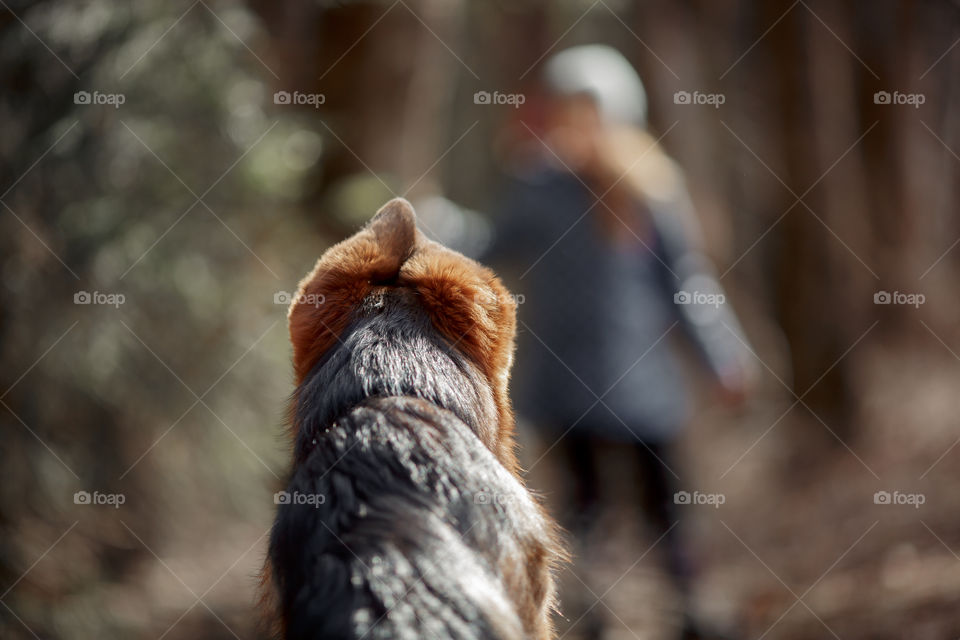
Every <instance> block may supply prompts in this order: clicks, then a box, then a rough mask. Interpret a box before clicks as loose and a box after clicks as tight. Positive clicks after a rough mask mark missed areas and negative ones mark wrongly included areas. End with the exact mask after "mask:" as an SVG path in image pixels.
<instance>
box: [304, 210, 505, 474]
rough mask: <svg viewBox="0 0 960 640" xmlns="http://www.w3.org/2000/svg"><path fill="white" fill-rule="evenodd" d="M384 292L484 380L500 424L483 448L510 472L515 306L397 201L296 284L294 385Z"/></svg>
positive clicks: (491, 278)
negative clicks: (370, 299) (405, 296)
mask: <svg viewBox="0 0 960 640" xmlns="http://www.w3.org/2000/svg"><path fill="white" fill-rule="evenodd" d="M384 287H386V288H392V287H397V288H405V289H408V290H410V291H412V292H414V294H415V295H416V296H417V298H418V300H419V301H420V303H421V305H422V307H423V308H424V309H425V310H426V311H427V313H428V314H429V316H430V319H431V321H432V323H433V326H434V328H436V330H437V331H438V332H439V333H440V334H441V335H443V336H444V337H445V338H446V339H447V340H448V341H449V343H450V345H451V346H452V347H453V348H455V349H457V350H459V351H461V352H462V353H464V354H465V355H466V356H467V357H468V358H470V360H471V361H472V362H473V363H474V364H476V365H477V367H478V368H479V369H480V371H481V372H482V373H483V374H484V376H485V377H486V379H487V380H488V381H489V384H490V388H491V391H492V393H493V398H494V402H495V404H496V409H497V417H498V425H497V428H496V430H491V433H492V434H494V435H495V438H494V439H493V440H491V441H485V442H484V444H486V445H487V447H489V448H490V450H491V451H492V452H493V453H494V455H496V456H497V458H498V459H499V460H500V462H501V463H502V464H503V465H504V466H505V467H507V469H509V470H510V471H512V472H515V471H516V468H517V463H516V457H515V453H514V449H513V413H512V411H511V409H510V401H509V397H508V395H507V382H508V379H509V375H510V366H511V364H512V361H513V350H514V334H515V332H516V304H515V303H514V301H513V298H512V296H511V295H510V294H509V292H508V291H507V289H506V288H505V287H504V286H503V284H501V282H500V280H499V279H498V278H497V277H496V276H495V275H494V274H493V272H492V271H490V270H489V269H487V268H486V267H483V266H482V265H480V264H478V263H477V262H474V261H473V260H470V259H469V258H467V257H465V256H463V255H461V254H459V253H457V252H455V251H452V250H450V249H447V248H446V247H444V246H442V245H440V244H438V243H436V242H433V241H432V240H430V239H428V238H427V237H426V236H425V235H423V233H421V232H420V230H419V229H417V226H416V215H415V214H414V211H413V207H412V206H411V205H410V203H409V202H407V201H406V200H404V199H402V198H395V199H393V200H391V201H390V202H388V203H387V204H385V205H384V206H383V207H382V208H381V209H380V210H379V211H378V212H377V214H376V215H375V216H374V217H373V219H372V220H371V221H370V223H369V224H368V225H367V226H366V227H364V228H363V229H362V230H360V231H359V232H357V233H356V234H354V235H353V236H351V237H350V238H348V239H346V240H344V241H343V242H341V243H339V244H337V245H334V246H333V247H331V248H330V249H328V250H327V251H326V252H325V253H324V254H323V255H322V256H321V257H320V259H319V260H318V261H317V264H316V266H315V267H314V268H313V271H311V272H310V273H309V274H308V275H307V276H306V277H305V278H304V279H303V280H301V282H300V286H299V289H298V291H297V296H296V298H295V299H294V301H293V303H292V304H291V306H290V310H289V313H288V321H289V328H290V341H291V343H292V344H293V368H294V373H295V377H296V383H297V385H299V384H300V383H301V382H302V381H303V379H304V377H305V376H306V375H307V373H309V372H310V370H311V368H312V367H313V366H314V365H315V364H316V363H317V362H318V361H319V360H320V358H321V357H322V356H323V354H324V353H326V352H327V350H328V349H330V348H331V347H332V346H333V345H334V344H335V343H336V342H337V341H338V340H339V339H340V336H341V335H342V334H343V332H344V330H345V329H346V328H347V327H348V325H349V324H350V320H351V318H352V316H353V313H354V311H355V309H357V307H358V306H359V305H360V304H361V303H362V302H363V301H364V300H365V299H366V298H367V296H369V295H370V294H371V293H374V292H375V291H378V290H382V289H383V288H384ZM294 428H296V425H294ZM478 435H481V437H483V436H482V434H478Z"/></svg>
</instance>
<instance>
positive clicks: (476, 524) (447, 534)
mask: <svg viewBox="0 0 960 640" xmlns="http://www.w3.org/2000/svg"><path fill="white" fill-rule="evenodd" d="M515 313H516V307H515V304H514V302H513V300H512V299H511V296H510V295H509V294H508V292H507V290H506V289H505V288H504V287H503V285H502V284H501V283H500V281H499V280H498V279H497V278H496V276H494V275H493V273H492V272H491V271H490V270H488V269H486V268H484V267H482V266H481V265H479V264H477V263H476V262H474V261H472V260H469V259H468V258H466V257H464V256H462V255H460V254H458V253H455V252H453V251H451V250H449V249H447V248H445V247H443V246H441V245H439V244H437V243H436V242H433V241H431V240H429V239H427V238H426V237H425V236H424V235H423V234H422V233H421V232H420V231H419V230H418V229H417V228H416V218H415V215H414V211H413V208H412V207H411V206H410V204H409V203H408V202H407V201H406V200H403V199H395V200H391V201H390V202H388V203H387V204H386V205H385V206H384V207H383V208H382V209H380V211H379V212H378V213H377V214H376V216H375V217H374V218H373V219H372V220H371V221H370V223H369V224H368V225H367V226H366V227H365V228H364V229H362V230H361V231H359V232H358V233H357V234H355V235H354V236H352V237H351V238H349V239H347V240H345V241H344V242H341V243H340V244H338V245H335V246H333V247H332V248H330V249H329V250H328V251H327V252H326V253H324V254H323V256H322V257H321V258H320V260H319V261H318V262H317V265H316V267H315V268H314V269H313V271H312V272H311V273H310V274H309V275H307V277H306V278H304V279H303V280H302V281H301V283H300V287H299V291H298V293H297V297H296V299H295V300H294V301H293V303H292V305H291V307H290V310H289V315H288V318H289V327H290V340H291V342H292V343H293V368H294V373H295V377H296V383H297V389H296V392H295V393H294V396H293V399H292V403H291V404H292V406H291V425H292V435H293V439H294V445H293V448H294V450H293V468H292V472H291V476H290V480H289V483H288V485H287V487H286V491H285V492H281V493H279V494H278V496H281V497H280V498H279V499H278V500H277V502H279V503H280V506H279V507H278V512H277V517H276V521H275V523H274V525H273V531H272V534H271V538H270V546H269V556H268V559H267V566H266V567H265V570H264V587H265V592H264V604H265V607H266V608H267V612H268V617H269V618H270V620H271V622H272V623H273V625H274V631H275V633H276V634H277V635H278V636H281V637H285V638H290V639H296V640H301V639H308V638H310V639H313V638H354V639H360V638H370V639H371V640H377V639H381V638H410V639H411V640H413V639H417V640H419V639H423V638H465V639H466V638H549V637H551V636H552V635H553V627H552V622H551V615H552V613H553V611H554V609H555V607H556V601H555V595H554V577H553V572H554V569H555V566H556V564H557V563H558V562H559V561H560V559H561V558H562V557H563V551H562V548H561V546H560V544H559V543H558V538H557V535H556V529H555V525H554V523H553V521H552V520H551V519H550V518H549V517H548V516H547V515H546V513H545V512H544V510H543V509H542V508H541V507H540V505H539V503H538V502H537V501H536V500H535V499H534V498H533V497H531V495H530V494H529V493H528V491H527V490H526V489H525V487H524V485H523V482H522V480H521V479H520V478H519V476H518V474H517V461H516V458H515V455H514V441H513V415H512V412H511V408H510V403H509V399H508V396H507V380H508V376H509V372H510V366H511V362H512V358H513V349H514V344H513V339H514V332H515Z"/></svg>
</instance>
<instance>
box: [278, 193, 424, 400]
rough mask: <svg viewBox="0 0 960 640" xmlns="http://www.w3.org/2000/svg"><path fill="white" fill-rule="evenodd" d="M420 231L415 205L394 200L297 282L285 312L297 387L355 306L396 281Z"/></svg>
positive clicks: (337, 334) (346, 321) (330, 343)
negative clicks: (295, 292)
mask: <svg viewBox="0 0 960 640" xmlns="http://www.w3.org/2000/svg"><path fill="white" fill-rule="evenodd" d="M418 233H419V232H418V231H417V218H416V214H415V213H414V211H413V206H412V205H411V204H410V203H409V202H407V201H406V200H404V199H403V198H394V199H393V200H391V201H390V202H388V203H387V204H385V205H383V206H382V207H381V208H380V210H379V211H377V213H376V215H375V216H374V217H373V219H371V220H370V222H369V224H367V226H365V227H364V228H363V229H361V230H360V231H358V232H357V233H355V234H354V235H352V236H350V237H349V238H347V239H346V240H344V241H343V242H341V243H339V244H336V245H334V246H332V247H330V248H329V249H327V251H325V252H324V254H323V255H322V256H320V259H319V260H318V261H317V264H316V266H315V267H314V268H313V271H311V272H310V273H309V274H307V276H306V277H305V278H304V279H303V280H301V281H300V286H299V288H298V289H297V296H296V298H294V300H293V302H292V303H291V305H290V309H289V311H288V313H287V320H288V325H289V328H290V342H291V343H292V344H293V370H294V374H295V377H296V383H297V384H298V385H299V384H300V382H302V381H303V378H304V377H305V376H306V375H307V373H309V371H310V369H311V368H312V367H313V365H314V364H316V363H317V361H318V360H319V359H320V358H321V357H322V356H323V354H324V353H325V352H326V351H327V350H328V349H329V348H330V347H332V346H333V344H334V342H335V341H336V340H338V339H339V338H340V335H341V334H342V333H343V331H344V330H345V329H346V328H347V324H348V323H349V321H350V317H351V315H352V313H353V310H354V309H356V308H357V306H358V305H359V304H360V303H361V302H362V301H363V299H364V298H366V297H367V295H368V294H369V293H370V290H371V289H372V288H373V287H375V286H380V285H386V284H392V283H393V282H394V281H395V280H396V279H397V275H398V274H399V273H400V267H402V266H403V263H404V262H405V261H406V260H407V258H408V257H410V254H411V253H412V252H413V250H414V247H415V245H416V243H417V238H418V235H417V234H418Z"/></svg>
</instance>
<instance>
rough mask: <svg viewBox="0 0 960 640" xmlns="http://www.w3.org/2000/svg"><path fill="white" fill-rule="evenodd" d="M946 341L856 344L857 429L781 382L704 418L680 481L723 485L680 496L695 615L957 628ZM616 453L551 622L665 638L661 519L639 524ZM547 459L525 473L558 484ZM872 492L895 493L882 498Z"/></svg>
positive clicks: (958, 477) (842, 635)
mask: <svg viewBox="0 0 960 640" xmlns="http://www.w3.org/2000/svg"><path fill="white" fill-rule="evenodd" d="M943 355H944V354H943V353H935V352H932V351H931V352H926V353H922V352H921V353H916V355H915V356H906V357H905V356H904V355H903V353H902V352H899V353H897V355H896V356H894V355H893V353H892V352H891V353H889V354H884V353H883V352H882V351H874V352H871V354H870V355H869V357H865V358H862V359H861V360H860V362H859V369H858V377H857V380H858V381H859V385H860V389H859V392H860V393H861V394H862V395H861V398H862V403H861V407H862V410H861V412H860V415H858V416H857V417H856V419H855V420H854V422H855V423H856V425H857V426H856V427H847V428H841V427H839V426H838V425H831V424H830V421H829V420H823V421H822V422H821V419H822V417H821V418H818V417H817V416H815V415H813V414H812V413H811V412H810V411H808V410H807V409H806V408H805V407H804V406H803V405H802V404H797V405H796V406H793V408H792V409H791V408H790V407H791V405H792V404H793V403H794V402H793V401H794V400H795V399H794V398H792V397H789V396H788V395H787V394H786V393H785V392H783V393H779V394H778V393H776V392H770V393H766V394H763V395H762V396H761V397H759V398H755V399H754V401H752V402H751V406H750V407H749V409H748V410H747V411H745V412H743V413H742V414H740V415H732V414H730V413H724V412H722V411H719V410H712V411H704V412H702V413H701V414H700V415H699V416H698V418H697V419H696V420H695V421H694V422H693V424H692V425H691V426H690V428H689V429H688V430H687V432H686V433H685V435H684V436H683V439H682V442H681V443H680V447H679V449H680V451H681V455H680V462H681V464H680V465H679V468H678V469H677V474H678V475H679V476H680V479H679V482H678V484H679V486H680V488H681V489H683V490H687V491H690V492H691V493H692V492H693V491H700V492H701V493H704V494H719V495H722V496H723V504H721V505H708V504H702V505H684V506H682V507H678V512H679V514H680V519H681V520H680V524H679V526H682V527H683V530H684V532H685V533H686V536H687V538H688V540H689V542H690V545H691V547H692V548H693V553H694V555H695V557H696V558H697V560H698V563H697V564H698V565H699V568H700V571H699V578H698V580H697V584H696V587H695V590H694V591H695V595H694V600H695V603H696V605H695V608H696V610H697V611H699V613H700V615H701V616H702V617H703V618H705V619H709V620H711V621H713V622H715V623H716V624H717V625H718V626H720V627H726V628H728V629H735V630H736V631H737V633H736V635H735V636H733V637H739V638H750V639H753V640H759V639H761V638H768V639H770V640H786V639H790V640H799V639H806V638H838V639H842V640H859V639H864V640H866V639H867V638H869V639H871V640H884V639H887V638H889V639H891V640H892V639H894V638H896V639H898V640H903V639H909V640H955V639H956V638H960V606H958V605H960V555H958V554H960V518H958V516H957V514H958V513H960V465H958V463H957V462H958V459H960V446H955V445H957V442H958V438H960V430H958V429H957V416H958V415H960V395H958V394H957V393H956V390H957V389H958V388H960V363H958V362H957V361H956V360H954V359H952V358H950V357H949V353H947V354H946V355H947V357H943ZM781 391H782V390H781ZM788 398H789V401H787V399H788ZM784 414H785V415H784ZM781 416H783V417H781ZM534 447H536V445H534ZM615 457H616V456H612V457H611V459H610V460H609V461H608V464H604V468H605V469H606V472H607V473H606V475H607V485H606V486H608V487H610V495H611V500H610V502H611V506H610V507H609V508H607V510H606V511H605V513H603V514H602V515H601V516H600V518H599V520H598V522H597V523H596V525H595V526H594V527H593V528H592V531H591V533H590V534H588V535H587V536H586V540H582V541H577V542H575V543H574V553H575V555H576V556H577V557H576V559H575V561H574V564H573V566H572V567H571V568H570V569H569V570H567V571H565V572H564V575H563V577H562V596H563V603H562V604H563V608H564V615H565V619H564V620H563V621H561V624H560V625H559V627H560V634H561V637H563V638H569V639H571V640H573V639H575V638H591V637H602V638H616V639H618V640H619V639H628V638H641V639H643V640H647V639H651V640H659V639H661V638H662V639H664V640H666V639H670V638H674V637H676V629H677V625H678V622H679V620H680V614H679V610H680V607H679V604H678V599H677V598H676V597H675V594H674V592H673V590H672V588H671V587H670V583H669V580H667V579H666V577H665V573H664V572H663V570H662V567H663V562H662V556H661V555H660V554H659V553H658V552H659V551H661V549H660V548H659V546H658V545H656V544H655V543H656V540H657V537H658V536H659V532H653V531H649V530H645V529H646V528H645V527H644V526H643V523H642V521H641V519H640V517H639V516H638V511H637V510H636V509H634V508H633V505H634V504H635V503H636V497H635V495H634V494H635V492H634V490H633V489H634V487H631V486H630V484H631V483H630V482H624V481H623V480H620V481H619V482H618V478H624V477H632V476H631V475H630V474H629V471H630V470H629V469H627V466H628V464H629V463H628V462H626V461H625V460H622V459H621V460H617V459H613V458H615ZM556 473H557V469H555V468H554V469H535V470H534V473H533V474H531V477H530V483H531V485H532V486H534V487H537V486H562V485H563V482H562V480H563V479H562V478H561V477H559V476H556V475H555V474H556ZM624 474H625V475H624ZM541 483H543V484H541ZM878 491H879V492H884V491H885V492H888V493H889V494H890V495H891V502H898V501H899V502H902V504H883V498H882V496H883V495H884V494H880V496H881V497H880V498H879V501H880V503H879V504H878V503H877V499H875V494H876V493H877V492H878ZM895 492H896V493H895ZM547 493H548V500H550V501H551V502H553V501H555V500H562V498H561V495H562V491H558V492H556V493H552V492H547ZM918 503H920V504H918ZM651 545H653V546H652V547H651ZM585 612H587V613H586V614H585Z"/></svg>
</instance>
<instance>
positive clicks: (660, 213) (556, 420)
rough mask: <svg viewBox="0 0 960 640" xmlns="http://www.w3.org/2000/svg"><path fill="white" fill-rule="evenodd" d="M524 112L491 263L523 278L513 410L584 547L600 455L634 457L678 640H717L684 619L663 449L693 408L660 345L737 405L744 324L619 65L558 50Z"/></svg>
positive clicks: (686, 574)
mask: <svg viewBox="0 0 960 640" xmlns="http://www.w3.org/2000/svg"><path fill="white" fill-rule="evenodd" d="M529 102H530V108H529V109H528V110H527V111H521V112H519V113H520V116H519V117H520V118H522V122H521V124H522V125H523V127H518V130H519V131H520V133H524V132H526V133H527V134H528V135H526V140H525V143H524V144H522V145H515V146H514V147H512V148H511V153H510V154H509V155H510V158H509V161H508V164H509V165H510V168H511V169H512V173H513V174H514V175H513V176H512V180H511V184H510V186H509V188H508V190H507V194H506V197H505V199H504V201H503V207H502V211H501V212H500V213H501V215H500V217H499V218H498V221H499V224H500V227H499V229H498V232H497V234H496V238H495V240H494V242H493V245H492V248H491V250H490V252H489V254H488V256H487V257H486V260H488V261H492V262H493V263H494V264H500V265H501V266H504V267H506V270H507V272H508V273H509V272H511V271H514V272H517V271H518V270H525V271H523V273H522V275H521V276H520V279H519V281H518V283H517V284H519V286H520V290H521V291H524V292H526V295H525V298H524V300H523V304H521V305H520V320H521V322H522V324H521V325H520V326H519V327H518V329H519V333H520V334H521V335H523V334H527V335H526V336H523V337H524V338H525V340H524V341H523V344H522V346H521V353H520V355H519V356H518V361H517V370H518V372H517V375H516V377H515V387H516V388H517V398H516V400H517V404H518V409H519V410H520V412H521V414H523V415H524V416H525V417H526V418H527V419H528V420H529V421H530V422H531V423H532V424H533V425H534V426H535V427H536V428H538V430H540V431H541V433H542V435H543V436H544V437H545V438H546V441H547V443H548V445H551V444H552V445H553V447H554V448H553V449H552V453H551V455H554V454H556V455H558V456H562V457H563V458H564V459H565V462H566V464H567V465H568V472H569V474H570V476H571V477H572V483H573V485H574V487H573V496H572V497H573V504H572V505H570V507H569V509H568V512H567V513H561V514H559V515H560V516H561V519H562V521H563V523H564V525H565V526H566V527H567V528H569V529H571V530H572V532H573V533H574V535H575V536H577V537H578V538H580V539H581V540H582V539H583V537H584V535H585V533H586V532H587V530H588V529H589V526H590V524H591V522H592V521H593V520H594V519H595V516H596V515H598V513H599V511H600V509H601V508H602V507H603V506H604V505H603V502H604V500H603V498H604V496H602V495H601V489H600V484H599V478H598V464H602V461H601V460H598V449H599V448H600V447H601V446H606V445H609V444H610V443H615V444H616V445H618V446H626V447H629V448H631V449H632V450H633V453H634V455H635V460H636V466H637V468H638V472H639V476H640V479H641V483H642V487H641V489H642V496H643V501H642V502H643V503H642V513H643V515H644V517H645V524H646V525H647V526H652V528H653V529H654V530H655V532H654V535H655V536H659V535H661V534H664V538H663V540H662V541H661V544H663V545H664V546H665V547H666V556H667V561H668V565H669V566H668V569H669V572H670V575H671V577H672V578H673V580H674V582H675V584H676V586H677V588H678V591H679V592H680V594H681V596H682V598H683V606H684V611H685V617H684V620H685V621H684V625H685V629H684V635H683V637H687V638H696V637H713V636H712V635H711V634H710V633H708V632H705V631H704V630H703V626H702V625H698V624H697V623H696V622H695V621H694V620H695V619H694V616H693V615H692V614H691V613H690V603H689V600H690V598H689V594H690V586H691V581H692V579H693V568H692V567H691V562H690V560H689V556H688V553H687V549H686V546H685V545H684V544H683V542H682V536H681V532H680V527H678V526H674V525H675V523H677V521H678V515H679V514H678V513H677V509H676V505H675V504H674V493H675V491H676V490H677V489H678V487H677V486H676V485H675V482H676V480H677V477H676V476H677V475H680V474H679V473H677V472H676V466H675V462H674V451H673V449H674V448H675V442H676V441H677V438H678V436H679V434H680V433H681V431H682V429H683V426H684V424H685V423H686V422H687V421H688V419H689V417H690V413H691V411H690V408H691V400H690V392H689V388H688V386H689V385H688V381H687V380H685V377H684V372H683V370H682V368H681V362H680V357H679V354H678V353H677V349H676V344H674V343H673V341H672V340H671V338H673V337H675V336H673V335H669V334H682V335H683V336H684V337H685V338H686V339H687V340H688V342H689V343H690V344H692V346H693V347H694V348H695V351H696V352H697V353H698V354H699V357H700V358H699V359H700V360H701V361H702V362H703V364H705V368H706V370H707V372H708V373H709V374H710V377H711V378H712V379H713V381H714V382H715V384H716V388H717V390H718V391H719V395H720V397H721V399H723V400H725V401H727V402H729V403H732V404H739V403H740V402H741V401H742V400H743V398H744V394H745V390H746V388H747V381H748V377H749V376H750V371H749V369H748V368H747V365H746V363H747V362H748V360H747V359H746V358H745V357H744V353H745V349H744V343H742V342H741V340H743V337H742V332H741V329H740V326H739V323H738V322H737V320H736V318H735V316H734V315H733V313H732V311H731V309H730V307H729V305H728V304H726V303H725V301H724V298H723V292H722V290H721V288H720V286H719V284H718V282H717V281H716V279H715V278H714V277H713V276H712V275H711V271H712V270H711V265H710V264H709V261H708V260H707V259H706V257H705V256H704V254H703V253H702V252H701V250H700V238H699V231H698V228H697V224H696V219H695V215H694V211H693V207H692V203H691V201H690V198H689V196H688V194H687V191H686V188H685V186H684V182H683V176H682V173H681V171H680V170H679V168H678V167H677V166H676V164H675V163H674V162H673V161H672V160H671V159H670V158H669V157H668V156H667V154H666V153H665V152H664V150H663V149H662V148H661V147H660V146H659V145H658V144H657V142H656V141H655V139H654V138H653V137H652V136H651V135H650V134H649V133H648V132H647V130H646V94H645V91H644V88H643V84H642V82H641V80H640V78H639V76H638V75H637V73H636V71H635V70H634V69H633V67H632V66H631V65H630V64H629V62H627V60H626V59H625V58H624V57H623V56H622V55H621V54H620V53H618V52H617V51H615V50H614V49H611V48H609V47H606V46H603V45H588V46H581V47H575V48H572V49H568V50H566V51H563V52H561V53H559V54H556V55H554V56H553V57H552V58H551V59H549V60H548V62H547V63H546V65H545V68H544V72H543V75H542V87H541V91H540V92H538V95H537V96H536V98H535V99H533V100H530V101H529ZM514 275H515V274H514ZM515 290H516V289H515Z"/></svg>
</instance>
